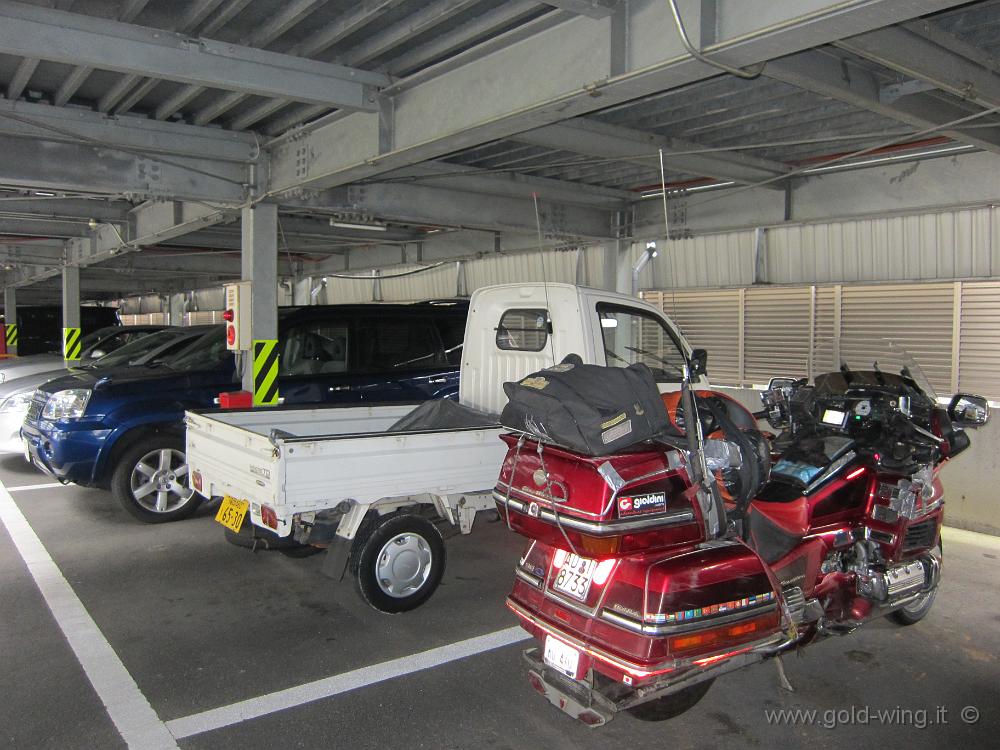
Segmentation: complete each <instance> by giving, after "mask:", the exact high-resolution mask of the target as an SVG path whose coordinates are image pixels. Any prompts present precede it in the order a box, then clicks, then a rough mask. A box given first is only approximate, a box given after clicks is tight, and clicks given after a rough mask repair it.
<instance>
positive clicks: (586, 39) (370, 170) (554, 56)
mask: <svg viewBox="0 0 1000 750" xmlns="http://www.w3.org/2000/svg"><path fill="white" fill-rule="evenodd" d="M958 4H960V3H959V2H957V1H956V0H850V1H849V2H836V3H833V2H830V1H829V0H795V1H794V2H793V1H792V0H780V1H777V0H738V1H737V0H720V1H719V2H718V3H716V4H715V8H714V9H715V10H716V11H717V12H715V13H713V14H711V15H712V18H711V19H710V20H711V21H712V29H713V31H714V30H716V29H717V30H718V42H717V43H715V44H714V45H710V46H709V47H707V48H706V49H707V52H708V54H709V55H715V56H716V57H717V58H720V59H722V60H724V61H725V62H726V63H727V64H728V65H737V66H745V65H749V64H753V63H756V62H760V61H761V60H769V59H773V58H775V57H777V56H779V55H782V54H787V53H788V52H790V51H797V50H802V49H807V48H811V47H815V46H817V45H820V44H825V43H829V42H832V41H836V40H837V39H841V38H844V37H848V36H854V35H856V34H860V33H864V32H866V31H870V30H871V29H874V28H881V27H884V26H886V25H889V24H893V23H898V22H901V21H906V20H910V19H912V18H914V17H917V16H920V15H922V14H926V13H931V12H934V11H940V10H944V9H947V8H949V7H952V6H955V5H958ZM691 5H692V4H688V7H687V10H688V16H689V19H688V20H687V23H688V27H689V29H688V31H689V33H690V34H691V35H693V37H694V38H699V39H700V38H702V31H703V29H702V28H701V25H702V24H701V21H702V19H701V17H700V16H699V15H697V14H695V13H691V12H690V11H691V10H692V8H691ZM693 5H694V6H695V7H694V9H695V10H700V9H701V8H702V5H701V3H694V4H693ZM623 7H624V11H625V14H626V18H625V19H624V22H625V23H627V24H628V27H629V28H630V29H631V33H632V37H633V39H632V44H631V53H630V55H629V59H628V65H627V69H626V70H625V71H624V72H615V70H613V63H615V62H616V61H617V58H616V56H615V55H614V54H613V49H612V47H613V45H617V43H618V41H617V37H616V35H615V34H613V33H612V31H613V29H612V25H613V24H612V19H610V18H609V19H603V20H600V21H594V20H593V19H589V18H579V17H577V18H572V19H570V20H568V21H565V22H564V23H561V24H559V25H558V26H555V27H554V28H551V29H548V30H546V31H544V32H541V33H539V34H536V35H534V36H532V37H529V38H527V39H524V40H522V41H521V42H520V43H519V44H517V45H514V46H511V47H508V48H504V49H501V50H498V51H496V52H494V53H493V54H489V55H485V56H478V57H475V58H474V59H471V60H469V61H467V62H466V63H465V64H464V65H462V66H461V67H459V68H451V67H449V68H448V69H447V71H446V72H444V73H442V74H441V75H439V76H437V77H431V78H427V77H422V78H421V80H420V82H419V83H416V84H415V85H413V86H412V87H408V86H407V85H405V82H404V83H403V84H402V85H397V86H395V87H394V88H393V91H395V92H398V93H396V94H395V95H394V97H393V122H394V124H395V128H394V132H393V139H392V147H391V148H389V149H386V148H385V140H384V139H382V138H380V122H379V121H380V117H379V115H378V114H372V113H355V114H351V115H348V116H346V117H343V118H340V119H337V120H335V121H333V122H329V123H327V124H323V125H320V126H317V127H314V128H312V129H311V130H309V131H307V132H306V133H299V134H296V135H297V137H296V138H295V139H291V138H289V139H285V140H283V141H281V142H280V143H278V144H276V145H275V147H274V149H273V159H272V169H271V174H270V181H269V193H271V194H274V193H280V192H282V191H285V190H289V189H293V188H298V187H306V188H326V187H333V186H337V185H344V184H347V183H350V182H354V181H357V180H360V179H365V178H371V177H374V176H376V175H379V174H383V173H385V172H389V171H392V170H394V169H400V168H403V167H407V166H410V165H413V164H416V163H420V162H422V161H426V160H428V159H436V158H440V157H442V156H444V155H446V154H448V153H452V152H455V151H458V150H461V149H465V148H469V147H472V146H476V145H479V144H482V143H486V142H488V141H492V140H496V139H498V138H507V137H510V136H512V135H514V134H516V133H523V132H525V131H528V130H532V129H535V128H539V127H543V126H546V125H551V124H553V123H556V122H560V121H564V120H567V119H570V118H574V117H578V116H581V115H584V114H586V113H588V112H592V111H595V110H599V109H606V108H608V107H611V106H614V105H617V104H621V103H624V102H626V101H632V100H634V99H637V98H641V97H644V96H649V95H652V94H655V93H659V92H662V91H665V90H669V89H672V88H675V87H678V86H683V85H686V84H690V83H694V82H696V81H699V80H703V79H705V78H709V77H714V76H716V75H718V74H719V71H718V70H717V69H716V68H714V67H712V66H710V65H706V64H705V63H704V62H701V61H699V60H697V59H695V58H693V57H691V56H690V55H688V54H687V53H686V51H685V50H684V49H683V47H682V45H681V43H680V41H679V40H678V38H677V35H676V33H675V31H672V20H671V19H670V18H668V14H667V12H666V10H665V9H663V10H662V12H659V11H657V12H652V11H651V9H650V8H651V6H649V5H646V4H634V5H633V4H629V5H627V6H623ZM643 40H648V41H649V42H650V43H649V44H645V43H643ZM654 41H655V43H654ZM542 72H544V74H542Z"/></svg>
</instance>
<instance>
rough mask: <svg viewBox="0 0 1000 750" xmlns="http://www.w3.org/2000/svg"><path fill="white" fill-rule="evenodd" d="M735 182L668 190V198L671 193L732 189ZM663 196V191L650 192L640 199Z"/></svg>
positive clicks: (680, 193) (681, 193) (642, 195)
mask: <svg viewBox="0 0 1000 750" xmlns="http://www.w3.org/2000/svg"><path fill="white" fill-rule="evenodd" d="M735 184H736V183H735V182H732V181H730V182H713V183H711V184H710V185H696V186H695V187H689V188H681V189H679V190H669V189H668V190H667V197H668V198H669V197H670V194H671V193H677V194H678V195H684V194H686V193H700V192H703V191H705V190H718V189H719V188H725V187H731V186H733V185H735ZM662 195H663V191H662V190H650V191H649V192H646V193H642V194H641V195H640V196H639V197H640V198H659V197H660V196H662Z"/></svg>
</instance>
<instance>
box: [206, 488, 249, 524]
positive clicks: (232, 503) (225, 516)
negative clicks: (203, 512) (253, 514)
mask: <svg viewBox="0 0 1000 750" xmlns="http://www.w3.org/2000/svg"><path fill="white" fill-rule="evenodd" d="M249 507H250V503H248V502H247V501H246V500H237V499H236V498H235V497H230V496H229V495H226V496H225V497H224V498H222V505H220V506H219V512H218V513H216V514H215V520H216V521H218V522H219V523H221V524H222V525H223V526H225V527H226V528H227V529H230V530H231V531H235V532H237V533H239V530H240V527H241V526H242V525H243V518H244V516H246V514H247V509H248V508H249Z"/></svg>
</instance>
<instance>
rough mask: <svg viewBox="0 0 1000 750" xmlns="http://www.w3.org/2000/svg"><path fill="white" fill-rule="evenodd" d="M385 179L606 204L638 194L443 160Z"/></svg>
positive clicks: (617, 204)
mask: <svg viewBox="0 0 1000 750" xmlns="http://www.w3.org/2000/svg"><path fill="white" fill-rule="evenodd" d="M384 179H385V180H387V181H395V182H403V183H409V184H418V185H428V186H430V187H439V188H449V189H452V190H468V191H469V192H471V193H481V194H485V195H504V196H508V197H511V198H530V197H531V196H532V195H533V194H537V195H538V196H539V197H541V198H544V199H546V200H550V201H559V202H562V203H570V204H577V205H581V206H599V207H603V208H625V206H626V204H627V203H628V202H629V201H631V200H634V199H635V197H636V196H635V194H634V193H631V192H629V191H627V190H614V189H612V188H602V187H594V186H591V185H581V184H579V183H572V182H565V181H563V180H553V179H548V178H544V177H530V176H526V175H523V174H517V173H515V172H490V171H488V170H480V169H476V168H475V167H467V166H464V165H461V164H451V163H449V162H443V161H434V162H427V163H426V164H418V165H415V166H413V167H407V168H406V169H402V170H399V171H398V172H390V173H389V174H387V175H384Z"/></svg>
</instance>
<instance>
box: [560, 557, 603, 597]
mask: <svg viewBox="0 0 1000 750" xmlns="http://www.w3.org/2000/svg"><path fill="white" fill-rule="evenodd" d="M596 567H597V560H588V559H587V558H586V557H580V556H579V555H574V554H572V553H570V554H568V555H566V559H565V560H564V561H563V564H562V566H561V567H560V568H559V572H558V573H556V579H555V580H554V581H553V582H552V588H554V589H555V590H556V591H559V592H561V593H563V594H566V595H568V596H571V597H573V598H574V599H577V600H578V601H581V602H585V601H587V594H588V593H589V592H590V583H591V581H593V580H594V569H595V568H596Z"/></svg>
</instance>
